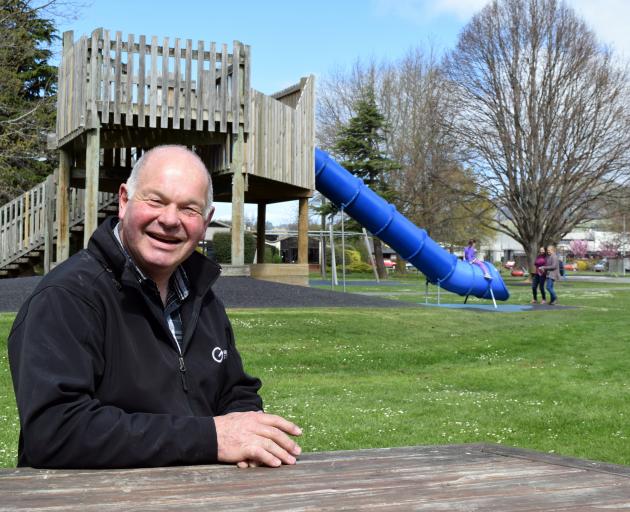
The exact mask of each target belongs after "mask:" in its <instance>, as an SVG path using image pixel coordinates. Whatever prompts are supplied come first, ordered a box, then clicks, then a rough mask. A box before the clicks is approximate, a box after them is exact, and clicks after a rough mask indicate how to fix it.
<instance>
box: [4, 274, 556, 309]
mask: <svg viewBox="0 0 630 512" xmlns="http://www.w3.org/2000/svg"><path fill="white" fill-rule="evenodd" d="M40 280H41V277H38V276H35V277H18V278H12V279H0V311H11V312H15V311H17V310H18V309H19V308H20V306H21V305H22V303H23V302H24V301H25V300H26V298H27V297H28V296H29V295H30V294H31V293H32V291H33V290H34V289H35V287H36V286H37V284H38V283H39V281H40ZM322 284H330V282H329V281H328V282H325V281H321V283H320V282H319V281H311V285H322ZM376 284H377V283H376V281H374V282H371V281H347V282H346V285H347V286H352V285H361V286H373V285H376ZM396 284H400V283H397V282H395V281H381V283H380V285H381V286H384V287H389V286H391V285H396ZM214 290H215V292H216V294H217V295H218V296H219V297H220V298H221V300H222V301H223V303H224V304H225V306H226V307H228V308H311V307H331V308H332V307H355V308H392V307H393V308H414V307H416V308H417V307H425V306H429V307H443V308H451V309H469V310H470V309H472V310H478V311H491V312H503V313H507V312H522V311H534V310H535V311H539V310H554V309H566V308H567V306H545V305H529V304H509V303H507V304H506V303H503V302H497V308H496V309H495V308H494V306H493V305H492V303H491V302H489V301H488V302H484V303H478V302H472V303H470V302H469V303H468V304H464V300H463V297H462V298H461V302H453V300H454V299H453V297H452V296H449V298H448V301H449V302H448V303H447V302H444V299H445V298H446V297H444V298H443V299H442V301H441V303H440V304H438V303H437V301H436V299H435V297H434V296H433V297H432V298H431V299H430V300H429V302H428V304H425V302H424V300H423V297H422V295H421V294H420V293H419V294H418V302H409V301H399V300H393V299H391V300H390V299H385V298H382V297H377V296H373V295H363V294H358V293H341V287H337V288H336V290H337V291H331V290H325V289H320V288H312V287H311V288H307V287H304V286H291V285H287V284H281V283H272V282H269V281H261V280H258V279H253V278H250V277H221V278H219V280H218V281H217V283H216V284H215V286H214Z"/></svg>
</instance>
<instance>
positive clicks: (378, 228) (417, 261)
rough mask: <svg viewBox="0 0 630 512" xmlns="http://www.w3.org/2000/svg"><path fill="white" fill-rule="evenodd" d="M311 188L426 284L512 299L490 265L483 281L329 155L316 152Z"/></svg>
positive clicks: (479, 272) (477, 271) (475, 268)
mask: <svg viewBox="0 0 630 512" xmlns="http://www.w3.org/2000/svg"><path fill="white" fill-rule="evenodd" d="M315 187H316V188H317V190H318V191H319V192H321V193H322V194H323V195H325V196H326V197H327V198H328V199H330V200H331V201H332V202H333V203H335V204H336V205H337V206H338V207H343V210H344V211H345V212H346V213H347V214H348V215H350V216H351V217H352V218H353V219H355V220H356V221H357V222H359V223H360V224H361V225H362V226H364V227H365V228H366V229H368V230H369V231H370V232H371V233H372V234H373V235H375V236H377V237H379V238H380V239H381V240H383V241H384V242H385V243H387V244H388V245H389V246H390V247H392V248H393V249H394V250H396V252H398V254H400V255H401V256H402V258H403V259H405V260H407V261H409V262H410V263H411V264H412V265H414V266H415V267H416V268H417V269H418V270H420V271H421V272H422V273H423V274H424V275H425V276H426V277H427V279H428V280H429V281H430V282H431V283H433V284H437V285H439V286H440V287H442V288H444V289H446V290H448V291H451V292H454V293H457V294H459V295H464V296H466V295H473V296H475V297H479V298H481V299H491V298H492V295H491V293H490V290H492V293H493V294H494V298H495V299H497V300H507V298H508V297H509V296H510V294H509V292H508V290H507V288H506V286H505V283H504V282H503V279H501V276H500V275H499V272H498V271H497V269H496V268H494V266H493V265H491V264H489V263H488V262H484V263H485V266H486V267H487V268H488V272H489V273H490V275H491V276H492V279H486V278H484V277H483V271H482V270H481V268H479V266H478V265H474V264H470V263H468V262H466V261H462V260H460V259H459V258H457V256H455V255H454V254H451V253H450V252H448V251H447V250H445V249H444V248H442V247H441V246H440V245H438V244H437V243H436V242H435V241H433V240H432V239H431V238H430V237H429V236H428V235H427V232H426V231H425V230H424V229H421V228H419V227H417V226H416V225H415V224H413V223H412V222H411V221H410V220H409V219H407V218H406V217H405V216H404V215H402V214H401V213H399V212H397V211H396V208H395V207H394V205H392V204H390V203H388V202H387V201H385V200H384V199H383V198H382V197H380V196H379V195H378V194H376V193H375V192H373V191H372V190H371V189H370V188H368V187H367V186H366V185H365V184H364V183H363V181H362V180H361V179H359V178H357V177H356V176H353V175H352V174H350V173H349V172H348V171H347V170H346V169H344V168H343V167H342V166H341V165H339V164H338V163H337V162H336V161H335V160H333V159H332V158H331V157H330V156H329V155H328V153H326V152H325V151H322V150H321V149H318V148H316V149H315Z"/></svg>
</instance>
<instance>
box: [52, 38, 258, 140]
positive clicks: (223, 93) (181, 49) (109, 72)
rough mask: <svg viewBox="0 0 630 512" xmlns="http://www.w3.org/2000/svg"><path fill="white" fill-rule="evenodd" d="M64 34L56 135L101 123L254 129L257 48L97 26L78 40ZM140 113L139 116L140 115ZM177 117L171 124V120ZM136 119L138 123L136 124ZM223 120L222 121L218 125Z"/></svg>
mask: <svg viewBox="0 0 630 512" xmlns="http://www.w3.org/2000/svg"><path fill="white" fill-rule="evenodd" d="M71 38H72V33H71V32H68V33H66V34H64V50H63V57H62V62H61V66H60V68H59V89H58V115H57V139H58V144H63V143H65V142H67V140H69V139H70V138H72V137H73V135H75V133H76V132H77V131H78V130H81V129H82V128H86V127H93V126H96V125H97V124H98V122H99V121H98V120H99V115H100V120H101V122H102V123H106V124H107V123H112V124H117V125H126V126H138V127H141V128H142V127H150V128H156V127H159V128H174V129H184V130H191V129H195V130H203V129H204V121H205V122H206V123H207V130H208V131H212V132H214V131H219V132H222V133H226V132H227V131H228V123H231V131H232V132H233V133H237V132H238V125H239V124H243V125H244V131H245V132H246V133H247V132H249V116H250V47H249V46H248V45H243V44H241V43H240V42H238V41H234V43H233V48H232V53H229V52H228V48H227V45H226V44H223V45H221V47H220V48H218V47H217V45H216V43H213V42H212V43H209V44H207V43H204V42H203V41H197V43H196V44H195V45H194V46H193V42H192V40H190V39H186V40H184V41H183V40H180V39H179V38H176V39H175V40H174V41H173V44H172V45H171V44H170V41H169V38H168V37H166V38H163V39H162V41H161V44H159V41H158V38H157V37H156V36H152V37H151V38H150V41H149V40H148V39H147V37H146V36H144V35H141V36H139V37H138V39H137V40H136V38H135V36H134V35H133V34H129V35H128V36H127V38H126V39H125V40H123V37H122V33H121V32H116V33H115V35H114V37H113V39H112V38H110V32H109V30H102V29H99V30H95V31H94V32H93V33H92V35H91V36H90V37H88V36H82V37H81V38H80V39H79V40H77V41H76V42H71ZM134 119H135V121H134ZM169 120H170V124H169ZM134 123H135V124H134ZM215 123H216V126H215Z"/></svg>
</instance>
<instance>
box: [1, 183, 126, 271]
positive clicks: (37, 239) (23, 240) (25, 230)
mask: <svg viewBox="0 0 630 512" xmlns="http://www.w3.org/2000/svg"><path fill="white" fill-rule="evenodd" d="M55 194H56V188H55V182H54V176H52V175H51V176H49V177H48V178H47V179H46V181H44V182H42V183H40V184H39V185H36V186H35V187H33V188H32V189H31V190H29V191H27V192H25V193H24V194H22V195H21V196H19V197H17V198H15V199H13V200H12V201H10V202H9V203H7V204H5V205H4V206H2V207H0V269H2V268H3V267H5V266H6V265H9V264H11V263H13V262H15V261H16V260H17V259H19V258H21V257H22V256H24V255H26V254H28V253H29V252H31V251H35V250H38V249H41V250H42V251H43V250H44V244H45V242H46V235H47V234H48V229H49V227H48V226H49V224H50V222H51V219H52V226H53V227H52V229H53V233H52V235H53V237H54V236H56V235H57V224H56V219H55V216H56V214H55V210H56V207H55V203H56V201H55ZM116 198H117V194H112V193H109V192H99V198H98V205H99V210H100V209H101V208H103V207H105V206H107V205H109V204H112V203H114V202H115V201H116ZM84 205H85V190H83V189H75V188H71V189H70V227H72V226H76V225H79V224H81V223H82V222H83V219H84V217H85V206H84ZM51 209H52V211H50V210H51Z"/></svg>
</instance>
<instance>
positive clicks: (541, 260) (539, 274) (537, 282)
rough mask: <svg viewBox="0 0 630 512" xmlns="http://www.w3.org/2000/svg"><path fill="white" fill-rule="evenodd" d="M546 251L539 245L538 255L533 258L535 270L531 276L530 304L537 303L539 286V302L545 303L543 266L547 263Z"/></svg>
mask: <svg viewBox="0 0 630 512" xmlns="http://www.w3.org/2000/svg"><path fill="white" fill-rule="evenodd" d="M546 255H547V251H546V250H545V248H544V247H541V248H540V250H539V251H538V255H537V256H536V260H534V267H536V271H535V272H534V275H533V276H532V296H533V299H532V304H538V293H537V292H538V289H539V288H540V296H541V297H542V301H541V304H546V302H547V297H546V296H545V281H546V278H545V274H546V272H545V270H544V269H543V267H544V266H545V265H546V264H547V256H546Z"/></svg>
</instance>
